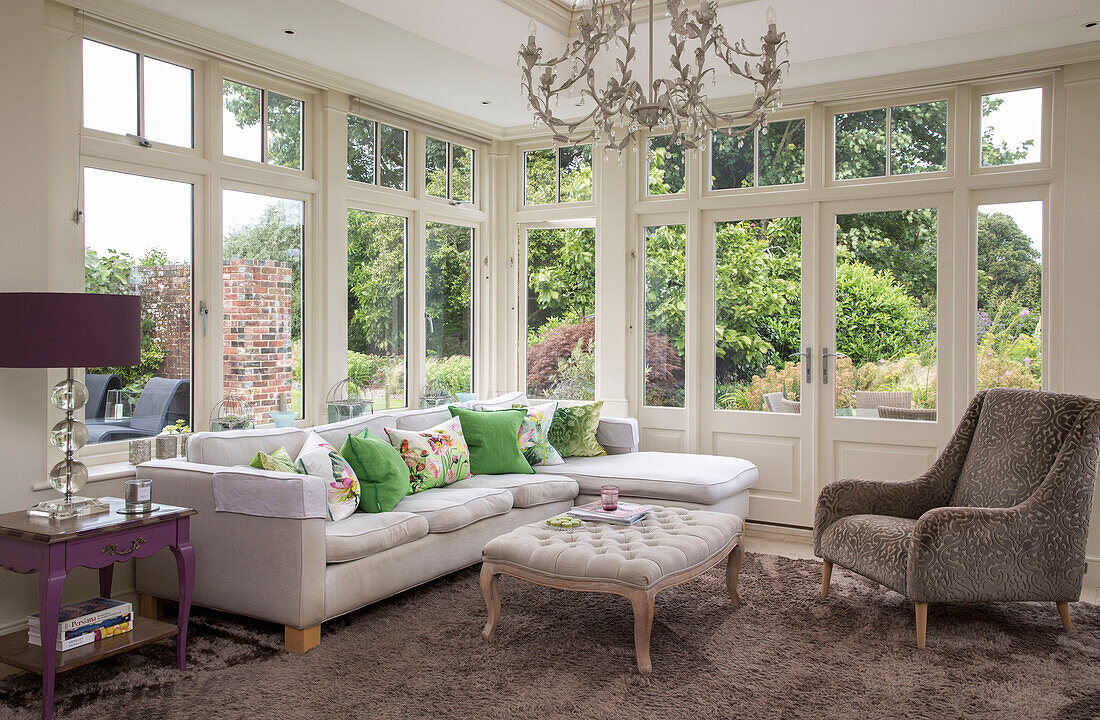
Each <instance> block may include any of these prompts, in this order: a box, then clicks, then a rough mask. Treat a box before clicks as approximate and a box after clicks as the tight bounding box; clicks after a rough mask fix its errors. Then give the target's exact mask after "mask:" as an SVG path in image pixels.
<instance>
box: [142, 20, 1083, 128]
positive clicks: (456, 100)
mask: <svg viewBox="0 0 1100 720" xmlns="http://www.w3.org/2000/svg"><path fill="white" fill-rule="evenodd" d="M129 1H130V2H131V3H133V4H135V5H139V6H142V7H145V8H149V9H152V10H156V11H158V12H160V13H162V14H164V15H167V16H170V17H173V18H176V19H179V20H183V21H185V22H188V23H191V24H193V25H198V26H200V27H205V28H208V29H211V30H215V31H217V32H219V33H222V34H224V35H228V36H230V37H234V38H239V39H241V40H244V41H246V42H249V43H251V44H254V45H257V46H260V47H263V48H266V49H268V50H273V51H276V52H279V53H282V54H284V55H288V56H290V57H293V58H295V59H298V60H302V61H305V62H309V63H311V64H314V65H316V66H319V67H322V68H325V69H329V70H333V71H337V72H340V73H342V74H344V75H349V76H352V77H355V78H358V79H361V80H363V81H366V82H369V83H372V84H374V85H377V86H380V87H384V88H386V89H388V90H393V91H396V92H400V93H402V94H404V95H408V96H411V97H414V98H417V99H420V100H423V101H427V102H430V103H432V104H434V105H436V106H438V107H441V108H444V109H446V110H450V111H453V112H457V113H461V114H463V115H466V116H469V117H472V118H475V119H478V120H482V121H485V122H489V123H492V124H494V125H497V126H501V127H512V126H521V125H524V124H526V123H528V122H529V118H530V115H529V114H528V112H527V110H526V105H527V103H526V101H525V100H524V99H523V98H521V97H520V92H519V69H518V68H517V67H516V52H517V50H518V49H519V45H520V44H521V43H522V42H524V41H525V40H526V37H527V23H528V20H529V18H528V16H527V15H526V14H525V13H524V12H522V11H521V10H518V9H517V8H516V7H513V5H514V4H516V3H515V2H514V0H513V1H512V2H505V0H401V1H396V2H395V1H394V0H265V2H264V3H262V4H261V3H257V2H255V0H189V2H179V0H129ZM538 1H539V0H530V2H538ZM662 4H663V3H662ZM768 4H769V0H749V1H748V2H742V3H740V4H733V5H726V6H723V7H722V8H721V9H720V10H719V15H720V18H721V20H722V23H723V24H724V25H725V28H726V33H727V35H728V36H729V37H730V39H731V40H733V39H738V38H741V37H742V36H744V37H745V38H746V39H750V40H751V41H750V48H751V47H752V45H753V44H755V43H756V42H757V40H756V38H758V37H759V36H760V35H761V34H762V33H763V31H764V29H765V28H764V12H765V10H766V8H767V6H768ZM770 4H772V5H774V6H775V9H776V12H777V14H778V18H779V28H780V30H783V31H786V33H787V36H788V39H789V40H790V49H791V56H790V59H791V64H792V66H791V73H790V78H789V80H788V84H787V87H798V86H804V85H814V84H818V83H823V82H834V81H842V80H852V79H857V78H863V77H871V76H875V75H883V74H888V73H894V72H903V71H909V70H920V69H926V68H932V67H940V66H946V65H954V64H959V63H966V62H972V61H977V60H984V59H988V58H993V57H999V56H1005V55H1016V54H1020V53H1025V52H1031V51H1037V50H1046V49H1051V48H1056V47H1063V46H1070V45H1077V44H1081V43H1085V42H1090V41H1100V27H1098V28H1094V29H1092V30H1088V29H1085V28H1083V27H1082V24H1083V23H1084V22H1086V21H1088V20H1100V0H1042V1H1041V2H1040V1H1039V0H919V1H914V0H877V1H872V0H770ZM261 5H262V10H258V7H259V6H261ZM663 14H664V13H663V12H662V13H661V15H662V16H663ZM285 28H293V29H294V30H295V31H296V34H295V35H293V36H287V35H285V34H284V33H283V29H285ZM654 29H655V31H656V37H657V42H658V47H657V52H658V57H663V56H664V55H665V53H666V47H667V44H666V43H665V42H664V41H663V38H664V37H665V35H666V34H667V31H668V23H667V21H666V20H663V19H662V20H660V21H658V22H657V24H656V25H655V28H654ZM643 33H644V30H641V29H640V31H639V34H640V35H643ZM538 39H539V43H540V44H541V45H543V47H546V48H547V50H548V51H553V52H557V51H558V50H560V48H561V47H562V46H563V44H564V41H565V38H564V36H563V35H562V34H561V33H558V32H555V31H553V30H551V29H549V28H547V27H545V26H542V25H540V27H539V31H538ZM647 55H648V53H647V51H646V49H644V48H642V49H641V50H640V57H639V60H640V61H641V62H642V63H643V65H642V67H644V63H646V62H647ZM662 65H663V63H662V62H660V61H659V62H658V73H660V72H661V67H662ZM726 83H729V84H726ZM739 92H740V88H738V86H736V85H734V84H732V81H726V82H722V81H720V82H719V84H718V87H716V88H715V89H714V90H713V91H712V92H711V97H713V98H717V97H723V96H730V95H735V94H738V93H739ZM483 100H488V101H489V104H487V105H486V104H482V101H483Z"/></svg>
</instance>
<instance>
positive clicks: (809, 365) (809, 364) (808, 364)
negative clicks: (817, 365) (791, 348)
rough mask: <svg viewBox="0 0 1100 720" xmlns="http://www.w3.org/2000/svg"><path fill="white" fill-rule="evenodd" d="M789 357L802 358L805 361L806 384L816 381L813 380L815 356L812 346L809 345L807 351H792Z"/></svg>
mask: <svg viewBox="0 0 1100 720" xmlns="http://www.w3.org/2000/svg"><path fill="white" fill-rule="evenodd" d="M788 357H799V358H802V361H803V362H804V363H805V367H804V368H803V370H805V371H806V384H807V385H809V384H810V383H812V382H813V381H814V380H813V374H812V371H813V364H814V356H813V352H812V348H810V346H809V345H807V346H806V351H805V352H800V353H791V354H790V355H788Z"/></svg>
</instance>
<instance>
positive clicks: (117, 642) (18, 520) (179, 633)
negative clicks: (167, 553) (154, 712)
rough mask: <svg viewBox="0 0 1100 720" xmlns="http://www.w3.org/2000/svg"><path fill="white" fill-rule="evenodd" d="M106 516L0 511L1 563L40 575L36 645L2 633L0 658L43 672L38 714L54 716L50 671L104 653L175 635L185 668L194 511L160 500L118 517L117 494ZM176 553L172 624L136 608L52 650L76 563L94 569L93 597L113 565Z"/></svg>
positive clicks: (105, 586)
mask: <svg viewBox="0 0 1100 720" xmlns="http://www.w3.org/2000/svg"><path fill="white" fill-rule="evenodd" d="M103 499H104V500H105V501H107V502H108V503H110V506H111V509H110V511H109V512H107V513H100V514H98V515H90V516H86V517H77V518H68V519H65V520H51V519H49V518H42V517H31V516H29V515H27V513H26V511H16V512H10V513H4V514H2V515H0V566H2V567H5V568H8V569H9V570H14V571H15V572H18V573H29V572H37V573H38V613H39V621H40V628H41V633H42V646H41V647H38V646H35V645H30V644H29V643H28V642H27V631H26V630H18V631H16V632H12V633H8V634H7V635H3V636H0V662H3V663H5V664H8V665H12V666H14V667H18V668H21V669H23V670H28V671H30V672H36V673H40V674H41V675H42V718H43V720H49V718H51V717H52V716H53V691H54V676H55V674H56V673H59V672H65V671H66V670H72V669H73V668H78V667H81V666H83V665H87V664H88V663H91V662H95V661H96V660H100V659H102V658H106V657H110V656H112V655H118V654H119V653H123V652H126V651H128V650H133V649H134V648H138V647H141V646H143V645H148V644H149V643H153V642H157V641H158V640H163V639H165V638H170V637H172V636H176V662H177V664H178V665H179V669H180V670H185V669H186V668H187V620H188V617H189V615H190V612H191V592H192V589H193V588H194V585H195V551H194V549H193V548H192V547H191V542H190V526H191V516H192V515H194V514H195V510H192V509H191V508H185V507H175V506H171V505H161V506H160V507H159V509H157V510H154V511H153V512H149V513H145V514H142V515H121V514H119V513H118V512H117V511H118V509H119V508H121V507H122V506H123V505H124V503H123V501H122V500H121V499H119V498H103ZM165 547H167V548H169V549H171V551H172V554H173V555H175V556H176V567H177V569H178V572H179V599H180V600H179V617H178V618H177V621H176V624H175V625H172V624H170V623H166V622H160V621H157V620H150V619H148V618H144V617H139V616H138V615H137V613H136V612H135V613H134V629H133V630H132V631H130V632H128V633H125V634H124V635H116V636H114V637H110V638H105V639H103V640H100V641H97V642H94V643H92V644H90V645H85V646H83V647H79V648H76V649H74V650H69V651H66V652H64V653H62V652H58V651H57V650H56V647H57V617H58V614H59V612H60V609H61V590H62V588H63V587H64V585H65V576H66V574H68V572H69V571H70V570H72V569H73V568H75V567H88V568H97V569H98V570H99V594H100V596H102V597H110V596H111V582H112V579H113V577H114V564H115V563H116V562H123V561H126V560H131V559H133V558H144V557H149V556H150V555H152V554H153V553H155V552H157V551H158V550H160V549H162V548H165Z"/></svg>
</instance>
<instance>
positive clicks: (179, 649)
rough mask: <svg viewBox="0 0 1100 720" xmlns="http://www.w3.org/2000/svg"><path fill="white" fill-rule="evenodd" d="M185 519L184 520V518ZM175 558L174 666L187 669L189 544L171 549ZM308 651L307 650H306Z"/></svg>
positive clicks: (190, 580)
mask: <svg viewBox="0 0 1100 720" xmlns="http://www.w3.org/2000/svg"><path fill="white" fill-rule="evenodd" d="M185 519H186V518H185ZM172 554H173V555H175V556H176V574H177V575H178V576H179V599H180V601H179V609H178V610H177V611H176V627H178V628H179V635H177V636H176V664H177V665H179V669H180V670H186V669H187V623H188V621H189V620H190V618H191V593H192V591H193V590H194V589H195V549H194V548H193V547H191V543H189V542H181V543H180V544H179V545H178V546H177V547H173V548H172ZM320 641H321V628H320V626H317V642H320ZM307 649H308V648H307Z"/></svg>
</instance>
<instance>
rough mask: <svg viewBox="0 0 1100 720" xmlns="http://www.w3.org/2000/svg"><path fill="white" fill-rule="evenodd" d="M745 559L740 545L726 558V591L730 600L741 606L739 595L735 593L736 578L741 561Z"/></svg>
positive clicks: (739, 572) (743, 550) (743, 549)
mask: <svg viewBox="0 0 1100 720" xmlns="http://www.w3.org/2000/svg"><path fill="white" fill-rule="evenodd" d="M744 559H745V548H744V547H742V545H741V543H737V545H736V546H735V547H734V548H733V550H730V554H729V557H727V558H726V590H728V591H729V594H730V598H731V599H732V600H733V601H734V602H735V603H737V604H738V605H740V604H741V593H739V592H738V591H737V577H738V576H739V575H740V574H741V561H743V560H744Z"/></svg>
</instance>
